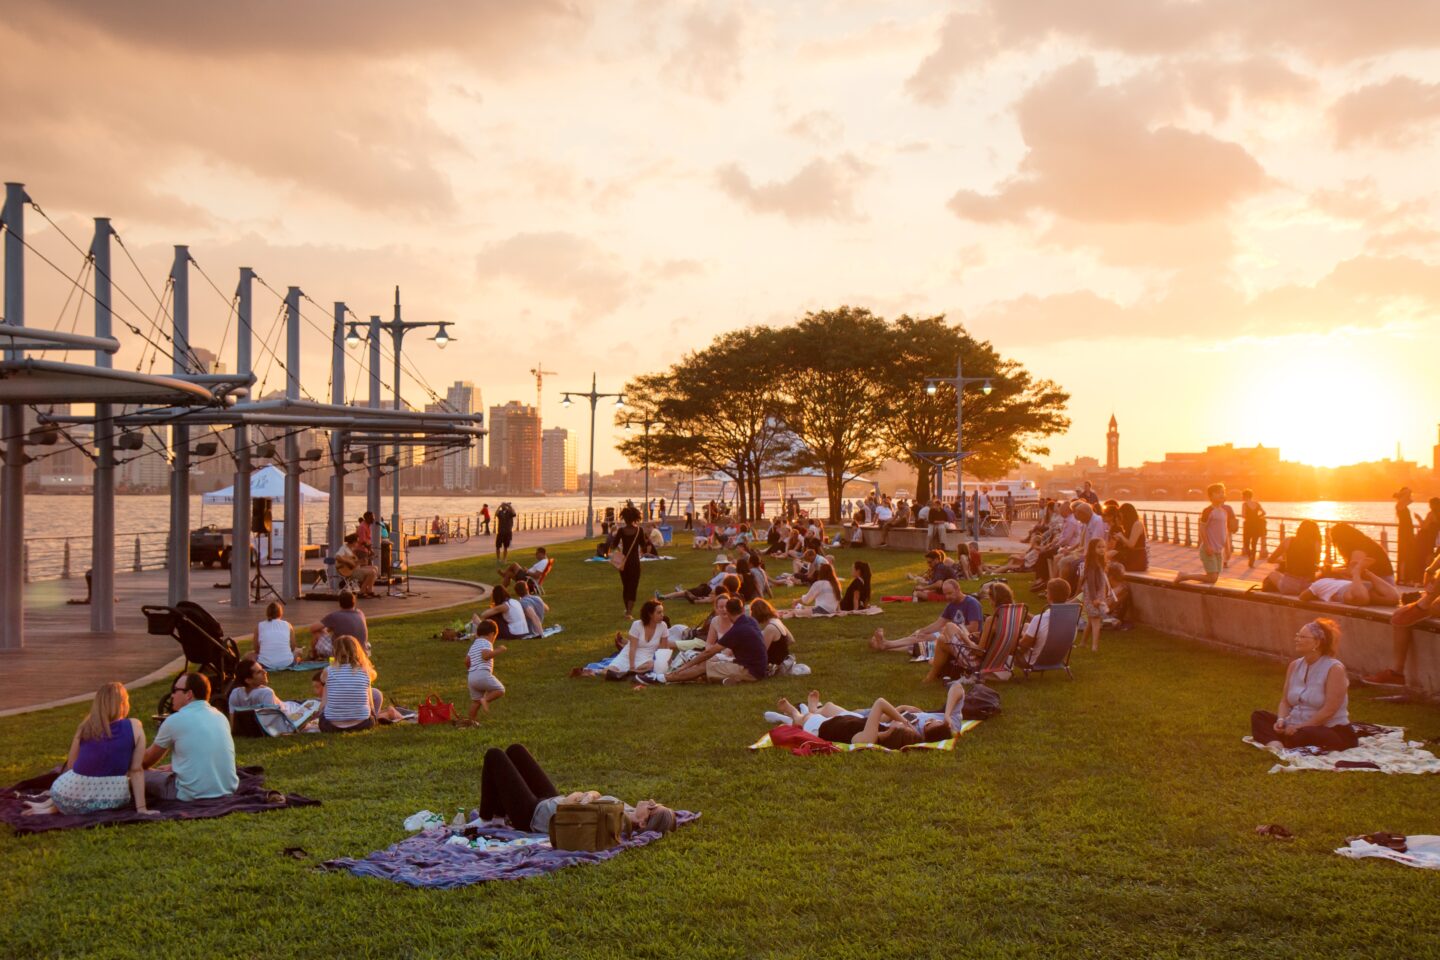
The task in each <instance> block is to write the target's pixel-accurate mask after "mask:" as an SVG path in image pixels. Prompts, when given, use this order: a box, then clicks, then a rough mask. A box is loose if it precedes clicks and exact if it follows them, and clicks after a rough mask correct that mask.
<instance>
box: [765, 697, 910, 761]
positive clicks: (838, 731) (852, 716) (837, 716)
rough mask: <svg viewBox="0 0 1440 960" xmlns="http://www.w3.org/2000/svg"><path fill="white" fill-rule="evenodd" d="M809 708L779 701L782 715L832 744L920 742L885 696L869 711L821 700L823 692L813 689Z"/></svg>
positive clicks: (902, 744)
mask: <svg viewBox="0 0 1440 960" xmlns="http://www.w3.org/2000/svg"><path fill="white" fill-rule="evenodd" d="M806 699H807V704H808V706H809V710H808V711H807V712H806V713H801V712H800V711H799V710H796V709H795V705H794V704H792V703H791V702H790V701H789V700H787V699H786V698H785V697H781V698H780V699H779V700H777V701H775V707H776V709H777V710H778V712H780V713H781V714H784V715H785V716H787V717H789V718H790V725H791V726H794V727H800V728H801V729H802V730H804V731H805V732H806V733H808V734H810V735H812V736H816V737H819V738H820V739H821V740H828V741H830V742H831V743H874V744H879V745H880V746H882V747H889V748H890V749H891V750H899V749H900V748H901V747H908V746H910V745H911V744H912V743H919V742H920V733H919V731H917V730H916V729H915V728H914V727H913V726H912V725H911V724H910V721H908V720H906V719H905V717H904V715H902V714H901V713H900V711H899V710H897V709H895V708H894V707H893V706H891V705H890V701H888V700H886V699H885V698H884V697H880V698H878V699H877V700H876V701H875V703H874V704H872V705H871V707H870V710H869V712H868V714H865V713H860V712H859V711H856V710H846V709H845V708H844V707H841V706H838V705H836V704H834V703H831V702H829V701H826V702H825V703H821V702H820V692H819V691H818V690H811V691H810V694H809V696H808V697H807V698H806Z"/></svg>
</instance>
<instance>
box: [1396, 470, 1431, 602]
mask: <svg viewBox="0 0 1440 960" xmlns="http://www.w3.org/2000/svg"><path fill="white" fill-rule="evenodd" d="M1395 522H1396V526H1397V528H1398V529H1397V530H1396V532H1395V560H1396V561H1397V562H1396V564H1395V582H1396V583H1415V582H1417V581H1418V580H1419V573H1420V571H1421V570H1423V569H1425V564H1424V563H1417V562H1416V561H1418V560H1419V559H1420V556H1419V550H1418V549H1416V547H1417V541H1416V539H1415V518H1414V516H1412V515H1411V513H1410V488H1409V487H1401V488H1400V489H1399V490H1397V491H1396V492H1395Z"/></svg>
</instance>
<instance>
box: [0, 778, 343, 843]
mask: <svg viewBox="0 0 1440 960" xmlns="http://www.w3.org/2000/svg"><path fill="white" fill-rule="evenodd" d="M235 772H236V773H238V774H239V775H240V786H239V788H238V789H236V791H235V792H234V793H232V794H230V796H228V797H216V798H215V799H214V800H162V801H160V802H158V803H153V804H151V805H150V808H151V809H152V810H156V811H158V813H157V814H154V815H151V816H145V815H144V814H140V813H136V812H135V810H134V809H133V808H125V809H120V810H102V811H100V812H99V813H87V814H78V815H75V816H69V815H66V814H57V813H52V814H41V815H38V816H26V815H25V813H24V812H23V811H24V810H25V800H26V799H34V798H35V797H36V796H37V795H38V794H40V793H43V792H44V791H45V790H47V789H49V787H50V784H52V783H54V782H55V778H56V777H57V776H59V773H58V772H57V771H54V770H52V771H49V772H48V773H44V774H41V775H40V776H38V777H34V778H32V779H30V780H23V781H21V782H20V783H17V784H15V785H14V786H12V787H4V788H0V821H3V822H4V823H8V824H9V825H10V827H11V828H12V829H13V830H14V831H15V832H16V833H17V834H23V833H45V832H47V831H50V830H76V829H83V828H86V827H111V826H118V825H120V824H123V823H150V822H152V821H155V820H207V819H210V818H211V817H225V816H229V815H230V814H232V813H264V812H265V811H267V810H285V809H287V808H289V807H318V806H320V801H319V800H311V799H310V798H309V797H302V796H300V795H299V794H298V793H281V792H279V791H278V790H267V789H266V788H265V768H264V767H237V768H236V769H235Z"/></svg>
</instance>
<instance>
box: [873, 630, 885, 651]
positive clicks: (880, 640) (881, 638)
mask: <svg viewBox="0 0 1440 960" xmlns="http://www.w3.org/2000/svg"><path fill="white" fill-rule="evenodd" d="M884 646H885V628H884V627H876V628H875V632H874V633H872V634H870V649H871V650H881V649H883V648H884Z"/></svg>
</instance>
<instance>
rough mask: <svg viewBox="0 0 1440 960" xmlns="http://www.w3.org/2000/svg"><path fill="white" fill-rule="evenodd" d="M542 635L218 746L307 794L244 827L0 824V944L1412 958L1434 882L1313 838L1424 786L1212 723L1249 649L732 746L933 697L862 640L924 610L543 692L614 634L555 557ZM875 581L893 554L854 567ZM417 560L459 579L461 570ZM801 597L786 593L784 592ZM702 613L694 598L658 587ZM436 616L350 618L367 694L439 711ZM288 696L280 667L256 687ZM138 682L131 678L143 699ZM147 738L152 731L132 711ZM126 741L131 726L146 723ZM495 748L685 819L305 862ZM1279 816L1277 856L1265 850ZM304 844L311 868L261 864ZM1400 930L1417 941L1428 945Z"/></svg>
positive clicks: (1122, 643) (1133, 655)
mask: <svg viewBox="0 0 1440 960" xmlns="http://www.w3.org/2000/svg"><path fill="white" fill-rule="evenodd" d="M555 552H556V553H557V555H558V557H559V564H558V566H557V569H556V571H555V573H554V574H553V576H552V577H551V579H550V582H549V589H550V595H549V597H550V602H551V604H552V606H553V608H554V612H553V614H552V618H553V619H554V620H555V621H556V622H560V623H563V624H564V625H565V632H564V633H563V634H561V635H560V636H558V637H556V638H554V639H553V640H546V641H521V642H512V643H511V644H510V648H511V652H510V653H509V654H507V655H505V656H503V657H502V658H501V659H500V660H499V661H498V669H497V672H498V674H499V675H500V676H501V677H502V679H504V681H505V682H506V684H507V686H508V687H509V690H510V693H509V695H508V696H507V697H505V698H504V699H502V700H501V701H499V702H498V703H497V704H496V705H495V708H494V713H493V714H492V716H491V718H490V719H489V720H488V721H486V722H485V725H484V726H483V727H481V728H478V729H470V730H458V729H452V728H449V727H413V726H412V727H400V728H391V729H383V730H378V731H374V732H370V733H365V734H358V735H346V736H326V735H319V736H297V737H291V738H285V739H277V740H265V741H254V740H241V741H240V742H239V743H238V745H237V746H238V754H239V759H240V761H241V762H242V763H259V764H263V765H264V766H265V767H266V769H267V771H268V773H269V776H270V779H271V782H272V784H274V785H276V786H279V787H280V788H282V789H285V790H290V791H297V792H300V793H304V794H307V795H310V796H313V797H316V798H319V799H321V800H322V801H324V806H322V807H319V808H313V809H304V810H295V811H289V812H284V813H276V814H265V815H261V816H234V817H229V818H225V819H220V820H209V821H198V822H192V823H157V824H151V825H145V826H135V827H122V828H115V829H101V830H90V831H80V832H73V833H66V834H50V835H42V836H37V837H13V836H8V835H6V836H3V837H0V858H3V863H4V865H5V869H4V871H3V874H0V956H3V957H6V958H10V957H21V958H27V957H49V956H57V957H81V956H84V957H168V956H181V955H186V956H198V955H206V956H236V957H275V956H282V957H325V956H342V955H343V956H347V957H355V958H359V957H386V958H401V957H440V956H446V957H451V956H501V957H622V956H623V957H675V956H684V957H810V956H814V957H826V958H843V957H857V958H867V960H869V958H875V957H928V956H937V957H938V956H946V957H951V956H955V955H957V954H964V955H966V956H1036V957H1038V956H1056V955H1063V956H1117V955H1123V956H1140V955H1145V956H1156V957H1172V956H1173V957H1180V956H1185V957H1192V956H1227V957H1228V956H1242V955H1248V956H1265V957H1292V956H1293V957H1306V958H1310V957H1316V956H1327V957H1329V956H1343V955H1354V956H1376V955H1392V956H1426V955H1431V956H1433V955H1436V954H1437V953H1440V945H1437V941H1436V939H1435V937H1434V927H1433V922H1434V906H1435V903H1436V902H1437V896H1440V877H1437V876H1436V875H1434V874H1429V873H1426V872H1423V871H1418V870H1410V869H1406V868H1403V867H1400V866H1398V865H1395V864H1391V863H1383V862H1378V861H1371V862H1358V863H1357V862H1352V861H1349V860H1346V859H1344V858H1341V857H1337V856H1334V855H1332V854H1331V852H1330V851H1331V850H1332V849H1333V848H1334V847H1336V846H1338V845H1340V844H1341V843H1343V841H1344V838H1345V837H1346V836H1347V835H1352V834H1356V833H1361V832H1370V831H1374V830H1389V831H1395V832H1400V833H1405V832H1412V833H1425V832H1440V822H1437V821H1436V819H1435V813H1434V810H1435V806H1436V804H1435V801H1436V797H1437V789H1440V781H1437V780H1435V779H1433V778H1424V777H1413V776H1381V775H1376V774H1344V775H1340V774H1320V773H1303V774H1282V775H1273V776H1272V775H1269V774H1267V773H1266V770H1267V769H1268V768H1269V766H1270V758H1269V757H1268V756H1267V755H1265V754H1262V753H1260V752H1259V751H1256V750H1252V749H1251V748H1249V747H1246V746H1244V745H1243V744H1241V743H1240V742H1239V738H1240V737H1241V736H1242V734H1243V733H1244V732H1245V731H1246V728H1247V724H1248V715H1249V712H1250V710H1251V709H1253V708H1256V707H1266V708H1268V707H1270V706H1271V704H1273V702H1274V701H1275V700H1276V698H1277V693H1278V689H1279V685H1280V677H1281V672H1280V669H1279V667H1278V665H1277V664H1275V663H1273V662H1267V661H1263V660H1259V659H1253V658H1249V657H1244V656H1240V655H1235V654H1230V653H1226V652H1222V651H1218V650H1214V649H1209V648H1206V647H1204V646H1200V645H1196V644H1193V643H1190V642H1186V641H1183V640H1177V639H1173V638H1168V637H1165V636H1162V635H1160V634H1157V633H1154V632H1151V631H1148V630H1136V631H1134V632H1131V633H1128V634H1109V633H1107V634H1105V635H1104V637H1103V640H1102V650H1101V652H1100V653H1099V654H1090V653H1088V652H1083V653H1077V654H1076V657H1075V667H1076V677H1077V679H1076V680H1075V681H1074V682H1070V681H1067V680H1065V679H1064V678H1063V677H1055V676H1051V677H1047V678H1044V679H1035V680H1031V681H1029V682H1028V683H1025V684H1019V683H1011V684H1005V685H1000V687H999V689H1000V693H1001V697H1002V699H1003V702H1004V712H1003V713H1002V714H1001V715H1000V716H999V717H997V718H995V719H993V720H991V721H987V722H986V723H984V724H982V725H981V726H980V727H979V728H977V729H976V730H975V731H973V732H972V733H971V734H969V735H968V736H966V737H965V738H964V739H963V740H962V741H961V742H960V744H959V746H958V748H957V749H956V751H955V752H954V753H941V754H932V753H928V752H922V753H920V754H918V755H915V754H909V755H889V754H887V755H880V754H873V753H864V754H857V755H844V756H834V757H815V758H801V757H794V756H790V755H789V754H787V753H782V752H780V751H776V750H767V751H762V752H761V753H759V754H751V753H749V752H748V751H747V750H746V749H745V746H746V744H748V743H750V742H752V741H753V740H754V739H756V738H757V737H758V736H759V735H760V734H761V733H763V732H764V730H765V729H766V724H765V723H764V721H763V720H762V719H761V717H760V713H761V712H762V711H763V710H764V709H766V708H767V707H769V706H770V705H771V704H772V703H773V701H774V699H775V697H777V696H779V695H782V694H783V695H787V696H789V697H791V698H792V699H798V698H800V697H803V696H804V694H805V691H806V689H807V688H808V687H809V686H810V685H814V686H816V687H818V688H819V689H820V691H821V692H822V693H823V694H824V695H825V696H826V697H828V698H831V699H834V700H836V701H838V702H840V703H843V704H847V705H856V706H860V705H865V704H868V703H869V702H870V700H871V699H872V698H873V697H875V696H879V695H883V696H886V697H888V698H889V699H891V700H892V701H894V702H914V703H922V704H924V703H932V702H933V703H937V704H938V702H939V700H940V693H939V692H938V691H937V690H936V689H934V688H927V687H924V686H923V685H922V684H921V683H920V682H919V680H920V676H921V674H922V673H923V670H922V668H921V667H920V666H919V665H912V664H909V663H907V662H906V659H905V657H903V656H902V655H900V654H886V655H880V654H872V653H870V652H869V651H868V650H867V649H865V647H864V643H863V639H862V638H863V636H864V635H866V634H868V632H869V631H870V630H871V629H873V628H874V627H875V626H876V625H877V624H883V625H884V626H885V627H886V628H887V631H889V632H891V633H892V635H894V634H898V633H899V632H900V631H902V630H904V629H906V628H907V627H910V626H913V625H917V624H919V623H920V622H923V621H925V620H928V619H929V618H930V617H932V616H933V615H934V612H935V609H936V608H935V607H934V606H932V605H926V606H923V607H915V606H910V605H896V606H893V607H887V609H886V613H885V615H884V616H883V617H877V618H863V619H860V618H846V619H841V620H834V621H801V622H799V623H798V625H795V632H796V634H797V637H798V638H799V641H800V651H799V653H800V659H801V660H803V661H804V662H806V663H808V664H810V665H811V666H812V667H813V668H814V674H813V675H812V676H811V677H805V678H794V679H789V678H785V679H780V680H773V681H769V682H766V683H763V684H757V685H753V686H744V687H739V688H721V687H707V686H689V687H677V688H648V689H643V690H639V691H636V690H633V689H632V688H631V687H630V685H628V684H619V683H606V682H604V681H600V680H571V679H568V678H567V677H566V673H567V671H568V669H569V668H570V667H571V666H573V665H576V664H581V663H584V662H586V661H589V660H593V659H596V657H597V656H598V655H599V654H601V653H602V652H603V651H604V650H605V649H606V648H608V647H609V645H610V641H609V639H608V638H609V636H610V635H611V634H612V633H613V631H614V630H615V629H616V628H618V627H621V626H623V624H622V622H621V619H620V616H619V612H620V603H619V587H618V583H617V578H616V576H615V574H614V571H613V570H611V568H610V567H609V566H606V565H602V564H582V563H580V562H579V560H580V559H581V558H582V557H583V556H584V555H585V554H586V553H587V552H588V547H587V545H585V544H583V543H576V544H570V545H565V546H562V547H560V548H557V549H556V550H555ZM675 552H676V553H677V555H679V556H680V558H681V559H680V560H679V561H678V562H675V563H665V564H647V565H646V567H645V574H644V581H643V584H642V588H643V589H644V590H646V591H648V590H649V589H651V588H653V587H657V586H659V587H662V588H666V589H668V588H669V587H670V586H671V585H673V584H674V583H676V582H677V581H681V582H686V583H690V582H695V581H697V580H698V579H700V578H701V576H702V573H704V572H708V569H709V568H708V563H709V561H710V559H711V554H710V553H708V552H692V551H689V550H687V549H677V550H676V551H675ZM867 559H869V560H870V561H871V562H872V563H874V564H875V566H876V578H877V579H876V583H877V587H878V589H879V591H880V592H882V593H884V592H891V591H898V590H899V589H900V588H901V585H902V582H903V578H902V571H903V570H905V569H907V568H913V567H914V566H915V565H916V564H915V561H914V559H913V558H910V557H905V556H900V555H891V554H874V553H872V554H870V555H869V556H868V557H867ZM429 572H432V573H435V574H438V575H445V576H459V577H469V578H475V579H484V578H486V577H487V576H488V575H490V574H491V573H493V567H492V566H491V565H490V564H488V563H485V562H481V561H478V560H477V561H454V562H449V563H445V564H437V565H435V566H434V567H432V568H431V569H430V571H429ZM795 592H796V591H789V590H787V591H784V592H783V594H784V595H786V596H788V595H790V594H792V593H795ZM670 610H671V612H672V614H675V615H678V616H680V617H683V618H687V619H689V618H697V619H698V613H699V608H691V607H688V606H687V605H684V604H675V605H671V607H670ZM454 616H455V613H454V612H450V613H445V614H433V615H428V616H425V615H422V616H416V617H414V618H411V619H410V620H408V621H405V622H401V623H387V624H384V625H379V626H377V628H376V630H375V641H376V644H375V646H376V655H375V661H376V664H377V666H378V668H379V670H380V681H379V685H380V686H381V688H382V689H384V690H385V691H386V694H387V696H389V697H392V698H394V699H397V700H399V701H400V702H402V703H407V704H413V703H415V702H416V701H417V700H419V699H420V698H422V697H424V696H425V695H427V694H429V693H432V692H433V693H437V694H439V695H441V696H442V697H444V698H446V699H449V700H453V701H454V702H455V703H456V705H457V706H459V707H464V706H465V705H466V700H465V686H464V676H463V670H462V667H461V659H462V657H463V654H464V650H463V649H462V647H461V645H458V644H444V643H442V642H441V641H438V640H433V639H430V637H431V635H432V634H434V633H435V632H436V631H437V630H438V628H439V626H440V625H441V624H443V623H445V622H447V621H449V620H452V619H453V618H454ZM274 680H275V683H274V685H275V686H276V688H277V689H278V690H279V692H280V693H281V694H282V695H284V696H302V695H305V694H306V692H307V691H308V689H309V680H308V678H307V676H305V675H295V674H285V675H281V676H277V677H276V678H274ZM162 690H163V685H156V686H155V687H153V688H151V689H148V690H144V691H141V692H138V693H136V694H135V696H134V702H135V703H136V704H137V705H143V706H144V707H145V709H146V710H147V711H148V709H149V705H150V704H153V703H154V702H155V700H156V699H157V698H158V697H159V695H160V693H161V691H162ZM83 712H84V708H82V707H68V708H60V709H56V710H52V711H48V712H46V713H40V714H30V715H26V716H20V717H11V718H6V719H3V720H0V782H12V781H14V780H16V779H19V778H20V777H22V776H26V775H29V774H31V773H34V772H36V771H37V770H39V769H41V768H43V767H45V766H48V765H50V764H52V763H54V762H55V761H57V760H58V759H59V758H60V757H62V756H63V753H64V750H65V748H66V746H67V745H68V743H69V739H70V736H71V732H72V731H73V729H74V725H75V723H76V722H78V719H79V717H80V716H81V715H82V714H83ZM1351 713H1352V715H1354V716H1357V717H1358V718H1359V719H1363V720H1370V721H1376V722H1386V723H1399V724H1403V725H1405V726H1406V727H1407V728H1409V730H1410V732H1411V733H1412V735H1417V736H1421V737H1434V736H1436V735H1437V734H1440V712H1437V711H1435V710H1433V709H1430V708H1425V707H1418V706H1397V705H1394V704H1384V703H1375V702H1369V701H1368V699H1367V694H1366V693H1365V692H1364V691H1363V690H1362V691H1356V692H1355V694H1354V695H1353V696H1352V706H1351ZM147 726H148V725H147ZM150 732H151V734H152V735H153V728H151V730H150ZM515 741H520V742H523V743H525V744H527V745H528V746H530V748H531V749H532V750H533V751H534V752H535V754H536V756H537V757H538V758H539V759H540V760H541V762H542V763H543V764H544V766H545V767H546V769H547V770H549V771H550V772H551V774H552V776H553V778H554V779H555V780H556V782H557V784H558V785H559V786H560V787H561V789H579V788H591V787H594V788H600V789H603V790H607V791H610V792H613V793H615V794H617V795H619V796H622V797H624V798H627V799H631V800H633V799H637V798H641V797H648V796H654V797H657V798H659V799H660V800H661V801H662V802H668V803H670V804H672V805H674V806H677V807H684V808H689V809H694V810H700V811H702V812H703V813H704V817H703V819H702V820H701V821H700V822H699V823H698V824H696V825H694V826H691V827H686V828H683V829H682V830H680V831H679V832H678V833H676V834H674V835H673V836H671V837H668V838H666V839H665V840H664V841H662V842H660V843H657V844H654V845H652V846H650V847H647V848H645V849H643V850H638V851H634V852H631V853H627V854H625V855H623V856H621V857H619V858H617V859H615V860H613V861H610V862H608V863H605V864H602V865H599V866H594V867H580V868H573V869H568V870H564V871H561V872H560V873H558V874H555V875H553V876H550V877H547V878H543V879H538V880H526V881H518V882H508V883H492V884H485V885H481V886H477V887H471V888H467V889H463V890H455V891H448V892H441V891H416V890H411V889H409V888H405V887H402V886H399V885H396V884H390V883H385V882H382V881H377V880H368V879H359V878H356V877H352V876H350V875H349V874H346V873H338V874H332V873H326V872H322V871H318V870H316V869H315V866H314V864H315V863H316V862H318V861H320V860H324V859H327V858H330V857H336V856H363V855H364V854H366V853H367V852H369V851H372V850H376V849H379V848H381V847H384V846H386V845H388V844H390V843H392V842H394V841H396V840H398V839H400V838H401V837H402V836H404V831H403V829H402V827H401V825H400V824H401V820H403V819H404V818H405V817H406V816H407V815H409V814H411V813H413V812H415V811H416V810H419V809H421V808H427V807H428V808H429V809H432V810H437V811H442V812H445V813H447V814H450V813H453V812H454V811H455V809H456V808H458V807H461V806H465V807H469V806H473V805H474V804H475V803H476V800H477V796H478V781H479V761H480V757H481V755H482V753H483V752H484V750H485V748H487V747H489V746H492V745H500V746H503V745H505V744H508V743H511V742H515ZM1268 822H1280V823H1283V824H1285V825H1286V826H1288V827H1290V828H1291V829H1292V830H1294V831H1295V832H1296V833H1297V834H1298V839H1296V840H1295V841H1293V842H1291V843H1278V842H1274V841H1271V840H1262V839H1259V838H1257V837H1256V836H1255V835H1254V832H1253V831H1254V828H1255V826H1256V825H1257V824H1261V823H1268ZM289 846H301V847H304V848H305V849H306V850H307V851H308V852H309V853H310V859H309V860H308V861H299V862H297V861H295V860H292V859H288V858H285V857H282V856H281V855H280V851H281V850H282V848H284V847H289ZM1427 931H1428V932H1427Z"/></svg>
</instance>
